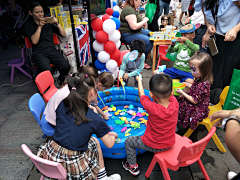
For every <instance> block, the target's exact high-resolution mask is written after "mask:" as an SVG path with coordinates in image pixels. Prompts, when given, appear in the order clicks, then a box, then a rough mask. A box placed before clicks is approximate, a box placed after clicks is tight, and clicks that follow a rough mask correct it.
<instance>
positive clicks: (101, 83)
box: [44, 65, 113, 126]
mask: <svg viewBox="0 0 240 180" xmlns="http://www.w3.org/2000/svg"><path fill="white" fill-rule="evenodd" d="M78 71H79V72H80V73H84V74H87V75H88V76H91V77H93V78H94V79H95V80H96V81H97V82H96V84H97V85H96V87H97V88H98V90H100V91H103V90H106V89H109V88H110V87H111V86H112V85H113V77H112V75H111V73H108V72H104V73H101V74H100V75H99V76H98V74H97V72H96V71H95V70H94V69H93V68H92V67H89V66H87V65H84V66H81V67H80V68H79V70H78ZM77 75H78V74H73V75H71V76H72V77H74V76H77ZM69 93H70V91H69V88H68V84H67V82H65V83H64V84H63V86H62V87H61V88H60V89H59V90H58V91H57V92H56V93H55V94H54V95H53V96H52V97H51V99H50V100H49V101H48V103H47V106H46V109H45V111H44V115H45V119H46V120H47V121H48V122H49V123H50V124H51V125H53V126H56V109H57V107H58V105H59V104H60V102H61V101H62V100H63V99H64V98H66V97H67V96H68V95H69ZM93 105H94V106H95V107H93V106H91V105H89V107H90V108H91V109H93V110H94V112H95V113H99V114H101V115H102V116H103V118H104V119H105V120H108V119H109V117H108V116H107V115H106V114H104V113H103V112H102V110H101V109H100V108H97V109H98V110H97V109H96V107H97V104H96V103H93Z"/></svg>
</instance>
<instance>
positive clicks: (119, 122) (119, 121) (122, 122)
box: [115, 120, 125, 125]
mask: <svg viewBox="0 0 240 180" xmlns="http://www.w3.org/2000/svg"><path fill="white" fill-rule="evenodd" d="M115 123H116V124H120V125H123V124H124V123H125V122H124V121H121V120H115Z"/></svg>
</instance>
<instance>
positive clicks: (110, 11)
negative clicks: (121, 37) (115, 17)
mask: <svg viewBox="0 0 240 180" xmlns="http://www.w3.org/2000/svg"><path fill="white" fill-rule="evenodd" d="M106 13H107V14H108V15H109V16H111V15H112V14H113V10H112V9H111V8H107V9H106Z"/></svg>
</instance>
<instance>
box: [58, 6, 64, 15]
mask: <svg viewBox="0 0 240 180" xmlns="http://www.w3.org/2000/svg"><path fill="white" fill-rule="evenodd" d="M56 10H57V14H60V13H62V12H63V5H61V6H56Z"/></svg>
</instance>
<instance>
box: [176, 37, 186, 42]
mask: <svg viewBox="0 0 240 180" xmlns="http://www.w3.org/2000/svg"><path fill="white" fill-rule="evenodd" d="M186 40H187V38H185V37H179V38H178V41H179V42H185V41H186Z"/></svg>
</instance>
